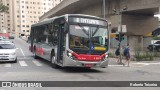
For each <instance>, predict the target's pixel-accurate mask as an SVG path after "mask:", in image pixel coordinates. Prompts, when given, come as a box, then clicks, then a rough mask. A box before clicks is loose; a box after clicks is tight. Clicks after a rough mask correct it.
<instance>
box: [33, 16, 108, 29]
mask: <svg viewBox="0 0 160 90" xmlns="http://www.w3.org/2000/svg"><path fill="white" fill-rule="evenodd" d="M70 16H73V17H74V16H75V17H78V16H79V17H90V18H95V19H99V20H105V19H104V18H100V17H97V16H92V15H85V14H65V15H62V16H56V17H53V18H49V19H46V20H43V21H42V22H39V23H36V24H33V25H32V27H36V26H39V25H43V24H48V23H51V22H53V21H54V20H55V19H58V18H62V17H70ZM106 21H107V20H106Z"/></svg>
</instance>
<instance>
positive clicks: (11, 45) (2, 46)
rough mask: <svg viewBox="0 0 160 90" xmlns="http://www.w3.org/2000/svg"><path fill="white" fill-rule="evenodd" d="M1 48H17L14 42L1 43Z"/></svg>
mask: <svg viewBox="0 0 160 90" xmlns="http://www.w3.org/2000/svg"><path fill="white" fill-rule="evenodd" d="M0 49H15V45H13V44H0Z"/></svg>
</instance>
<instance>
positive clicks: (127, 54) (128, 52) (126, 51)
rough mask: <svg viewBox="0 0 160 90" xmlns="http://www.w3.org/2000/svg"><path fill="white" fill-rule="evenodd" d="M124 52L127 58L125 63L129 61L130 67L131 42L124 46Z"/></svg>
mask: <svg viewBox="0 0 160 90" xmlns="http://www.w3.org/2000/svg"><path fill="white" fill-rule="evenodd" d="M123 54H124V56H125V58H126V60H125V62H124V65H126V63H127V62H128V67H129V66H130V58H131V55H130V48H129V44H127V46H126V47H125V48H124V51H123Z"/></svg>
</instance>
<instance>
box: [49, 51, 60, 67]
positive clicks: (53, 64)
mask: <svg viewBox="0 0 160 90" xmlns="http://www.w3.org/2000/svg"><path fill="white" fill-rule="evenodd" d="M50 61H51V66H52V67H53V68H58V65H57V64H56V63H55V61H56V57H55V55H54V54H53V55H51V60H50Z"/></svg>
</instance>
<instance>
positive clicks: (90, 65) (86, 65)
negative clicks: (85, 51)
mask: <svg viewBox="0 0 160 90" xmlns="http://www.w3.org/2000/svg"><path fill="white" fill-rule="evenodd" d="M84 66H85V67H92V66H93V64H84Z"/></svg>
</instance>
